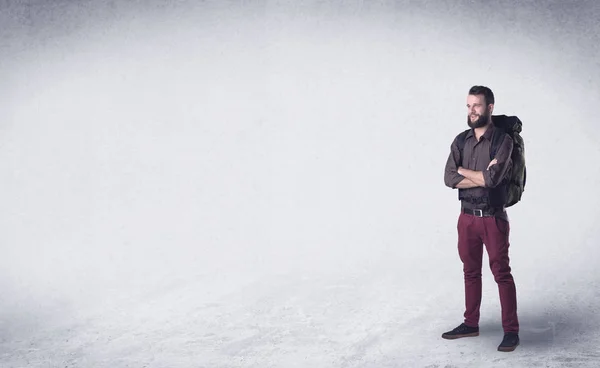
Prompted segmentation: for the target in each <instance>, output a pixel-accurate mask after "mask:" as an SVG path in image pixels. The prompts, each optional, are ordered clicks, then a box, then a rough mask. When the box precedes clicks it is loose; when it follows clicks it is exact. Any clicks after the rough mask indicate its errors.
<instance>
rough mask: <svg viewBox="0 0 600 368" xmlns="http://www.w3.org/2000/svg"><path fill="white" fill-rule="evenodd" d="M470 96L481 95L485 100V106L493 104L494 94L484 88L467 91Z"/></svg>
mask: <svg viewBox="0 0 600 368" xmlns="http://www.w3.org/2000/svg"><path fill="white" fill-rule="evenodd" d="M469 94H470V95H483V97H484V98H485V105H486V106H487V105H489V104H493V103H494V101H495V100H494V92H492V90H491V89H489V88H488V87H486V86H473V87H471V89H470V90H469Z"/></svg>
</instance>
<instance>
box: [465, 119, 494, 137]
mask: <svg viewBox="0 0 600 368" xmlns="http://www.w3.org/2000/svg"><path fill="white" fill-rule="evenodd" d="M494 128H495V127H494V123H491V124H490V125H489V126H488V128H487V129H486V130H485V133H483V135H482V137H483V138H485V139H487V140H488V141H491V140H492V134H494ZM474 136H475V130H474V129H473V128H471V129H469V132H468V133H467V136H466V138H470V137H474Z"/></svg>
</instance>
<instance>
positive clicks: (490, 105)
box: [488, 104, 494, 115]
mask: <svg viewBox="0 0 600 368" xmlns="http://www.w3.org/2000/svg"><path fill="white" fill-rule="evenodd" d="M488 109H489V110H490V115H491V114H493V113H494V104H489V105H488Z"/></svg>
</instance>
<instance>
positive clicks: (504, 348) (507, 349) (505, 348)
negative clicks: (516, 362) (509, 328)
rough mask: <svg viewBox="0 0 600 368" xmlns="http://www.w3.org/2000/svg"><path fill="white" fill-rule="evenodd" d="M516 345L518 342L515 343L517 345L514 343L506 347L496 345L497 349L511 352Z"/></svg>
mask: <svg viewBox="0 0 600 368" xmlns="http://www.w3.org/2000/svg"><path fill="white" fill-rule="evenodd" d="M517 346H519V343H517V345H515V346H507V347H500V346H498V351H502V352H511V351H514V350H515V349H516V348H517Z"/></svg>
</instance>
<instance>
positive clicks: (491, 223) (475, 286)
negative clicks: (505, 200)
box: [457, 212, 519, 333]
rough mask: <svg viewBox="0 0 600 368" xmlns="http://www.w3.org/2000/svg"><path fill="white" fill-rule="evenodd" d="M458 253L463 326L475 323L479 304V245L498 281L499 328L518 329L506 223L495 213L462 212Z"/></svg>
mask: <svg viewBox="0 0 600 368" xmlns="http://www.w3.org/2000/svg"><path fill="white" fill-rule="evenodd" d="M457 228H458V254H459V256H460V259H461V261H462V263H463V272H464V279H465V314H464V317H465V320H464V323H465V324H466V325H467V326H472V327H477V326H479V308H480V306H481V267H482V259H483V258H482V257H483V245H484V244H485V248H486V250H487V253H488V258H489V262H490V269H491V271H492V274H493V275H494V279H495V281H496V283H497V284H498V291H499V294H500V307H501V310H502V328H503V329H504V332H505V333H506V332H519V320H518V318H517V292H516V288H515V282H514V280H513V276H512V274H511V269H510V265H509V257H508V247H509V240H508V235H509V232H510V225H509V223H508V222H507V221H505V220H502V219H498V218H495V217H491V216H490V217H477V216H473V215H470V214H466V213H462V212H461V214H460V216H459V218H458V226H457Z"/></svg>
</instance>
